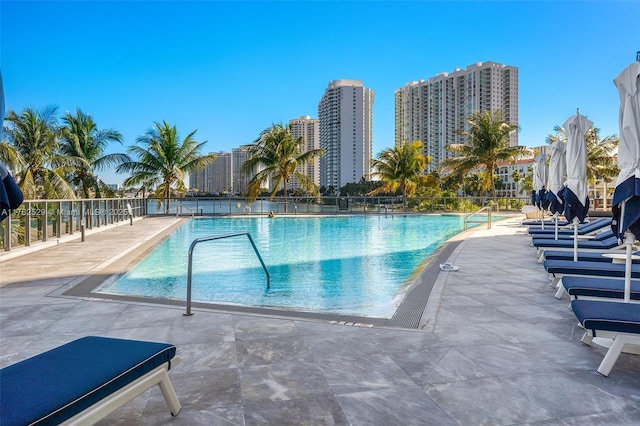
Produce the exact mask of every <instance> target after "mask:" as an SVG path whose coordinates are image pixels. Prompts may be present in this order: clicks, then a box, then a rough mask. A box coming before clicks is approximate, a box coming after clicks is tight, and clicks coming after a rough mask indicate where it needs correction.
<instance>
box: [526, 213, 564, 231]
mask: <svg viewBox="0 0 640 426" xmlns="http://www.w3.org/2000/svg"><path fill="white" fill-rule="evenodd" d="M521 223H522V225H523V226H526V227H528V228H530V227H532V226H537V227H538V228H540V227H541V226H542V225H541V224H540V219H525V220H523V221H522V222H521ZM547 224H549V225H555V224H556V222H555V220H554V219H553V216H551V219H549V216H547V217H545V218H544V226H547ZM568 224H569V222H567V220H566V219H560V218H558V226H565V225H568Z"/></svg>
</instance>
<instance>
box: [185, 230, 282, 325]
mask: <svg viewBox="0 0 640 426" xmlns="http://www.w3.org/2000/svg"><path fill="white" fill-rule="evenodd" d="M242 235H246V236H247V238H249V242H251V245H252V246H253V251H254V252H255V253H256V255H257V256H258V259H259V260H260V263H261V264H262V269H264V272H265V274H266V275H267V290H269V288H270V286H271V277H270V276H269V271H268V270H267V266H266V265H265V264H264V261H263V260H262V256H260V252H259V251H258V247H256V244H255V243H254V242H253V238H251V234H250V233H248V232H236V233H233V234H224V235H212V236H210V237H202V238H196V239H195V240H193V242H191V245H190V246H189V262H188V265H187V311H186V312H185V313H184V314H183V315H185V316H191V315H193V312H191V271H192V263H193V250H194V248H195V246H196V245H197V244H198V243H201V242H204V241H212V240H220V239H222V238H231V237H239V236H242Z"/></svg>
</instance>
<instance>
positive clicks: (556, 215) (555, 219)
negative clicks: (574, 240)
mask: <svg viewBox="0 0 640 426" xmlns="http://www.w3.org/2000/svg"><path fill="white" fill-rule="evenodd" d="M553 220H554V221H555V222H556V232H555V239H556V240H558V212H555V213H554V214H553Z"/></svg>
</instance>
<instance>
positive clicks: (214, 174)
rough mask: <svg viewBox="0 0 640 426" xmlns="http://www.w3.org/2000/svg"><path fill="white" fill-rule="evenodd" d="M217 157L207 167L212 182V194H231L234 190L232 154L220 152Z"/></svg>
mask: <svg viewBox="0 0 640 426" xmlns="http://www.w3.org/2000/svg"><path fill="white" fill-rule="evenodd" d="M217 155H218V156H217V158H216V160H215V161H214V162H213V163H211V164H210V165H209V167H207V168H208V169H209V178H210V181H211V183H210V187H211V190H210V192H212V193H218V194H222V193H231V192H232V190H233V182H232V180H231V176H232V174H233V164H232V161H231V153H230V152H219V153H218V154H217Z"/></svg>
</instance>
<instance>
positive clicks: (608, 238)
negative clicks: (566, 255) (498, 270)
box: [532, 229, 624, 262]
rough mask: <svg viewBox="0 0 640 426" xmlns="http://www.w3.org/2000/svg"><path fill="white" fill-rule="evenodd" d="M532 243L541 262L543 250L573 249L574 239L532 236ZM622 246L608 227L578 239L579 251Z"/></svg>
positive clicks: (602, 249) (612, 248)
mask: <svg viewBox="0 0 640 426" xmlns="http://www.w3.org/2000/svg"><path fill="white" fill-rule="evenodd" d="M532 245H533V246H534V247H536V249H537V250H538V261H539V262H542V261H543V259H544V252H545V251H547V250H554V251H573V250H574V247H573V245H574V241H573V238H567V239H558V240H554V239H552V238H551V239H549V238H534V239H533V240H532ZM622 247H624V246H623V245H622V244H620V242H619V241H618V238H617V237H616V236H615V235H613V231H612V230H611V229H608V230H606V231H603V232H601V233H599V234H597V235H594V236H593V238H591V239H589V240H578V250H579V251H600V252H602V251H606V250H614V249H618V248H622Z"/></svg>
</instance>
